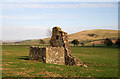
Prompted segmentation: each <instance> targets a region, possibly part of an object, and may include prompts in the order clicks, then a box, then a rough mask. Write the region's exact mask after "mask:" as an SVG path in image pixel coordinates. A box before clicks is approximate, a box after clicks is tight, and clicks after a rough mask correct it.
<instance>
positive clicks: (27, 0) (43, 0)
mask: <svg viewBox="0 0 120 79" xmlns="http://www.w3.org/2000/svg"><path fill="white" fill-rule="evenodd" d="M1 1H2V2H118V1H119V0H1Z"/></svg>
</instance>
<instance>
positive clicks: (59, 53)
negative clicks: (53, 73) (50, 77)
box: [46, 47, 65, 65]
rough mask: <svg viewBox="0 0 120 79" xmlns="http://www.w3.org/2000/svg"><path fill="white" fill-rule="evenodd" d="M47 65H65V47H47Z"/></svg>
mask: <svg viewBox="0 0 120 79" xmlns="http://www.w3.org/2000/svg"><path fill="white" fill-rule="evenodd" d="M46 63H53V64H59V65H65V51H64V47H47V48H46Z"/></svg>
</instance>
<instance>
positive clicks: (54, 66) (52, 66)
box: [48, 66, 64, 70]
mask: <svg viewBox="0 0 120 79" xmlns="http://www.w3.org/2000/svg"><path fill="white" fill-rule="evenodd" d="M48 67H49V68H58V69H60V70H64V69H63V68H61V67H59V66H48Z"/></svg>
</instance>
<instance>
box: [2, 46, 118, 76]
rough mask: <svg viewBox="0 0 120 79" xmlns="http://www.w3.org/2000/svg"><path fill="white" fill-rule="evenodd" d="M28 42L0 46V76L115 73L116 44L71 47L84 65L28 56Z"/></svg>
mask: <svg viewBox="0 0 120 79" xmlns="http://www.w3.org/2000/svg"><path fill="white" fill-rule="evenodd" d="M29 47H30V45H3V46H2V77H117V76H118V48H115V47H105V46H103V47H102V46H97V47H90V46H88V47H87V46H86V47H71V50H72V53H73V55H75V56H77V57H78V58H80V59H81V60H82V61H83V62H84V64H86V65H87V66H88V67H78V66H68V65H56V64H48V63H42V62H38V61H33V60H29Z"/></svg>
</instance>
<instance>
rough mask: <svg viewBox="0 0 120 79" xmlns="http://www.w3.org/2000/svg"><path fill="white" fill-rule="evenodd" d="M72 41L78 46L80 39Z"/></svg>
mask: <svg viewBox="0 0 120 79" xmlns="http://www.w3.org/2000/svg"><path fill="white" fill-rule="evenodd" d="M71 43H72V44H74V46H78V44H79V41H78V40H77V39H74V40H73V41H72V42H71Z"/></svg>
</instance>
